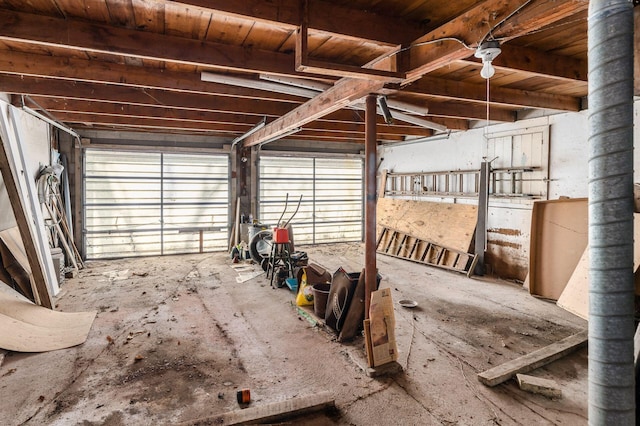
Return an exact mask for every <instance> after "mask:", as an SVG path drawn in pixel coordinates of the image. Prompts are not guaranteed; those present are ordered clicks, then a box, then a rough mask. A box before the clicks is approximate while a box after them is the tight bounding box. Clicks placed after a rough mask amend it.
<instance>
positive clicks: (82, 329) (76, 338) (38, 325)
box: [0, 283, 96, 352]
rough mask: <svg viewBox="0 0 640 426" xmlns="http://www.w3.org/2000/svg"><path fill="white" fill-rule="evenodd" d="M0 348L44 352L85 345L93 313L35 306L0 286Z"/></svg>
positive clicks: (4, 285)
mask: <svg viewBox="0 0 640 426" xmlns="http://www.w3.org/2000/svg"><path fill="white" fill-rule="evenodd" d="M0 285H2V286H3V287H6V288H3V291H0V348H2V349H7V350H10V351H17V352H43V351H53V350H57V349H64V348H69V347H71V346H76V345H79V344H81V343H84V341H85V340H87V336H88V335H89V330H90V329H91V325H92V324H93V320H94V318H95V316H96V312H73V313H68V312H56V311H52V310H50V309H47V308H43V307H41V306H37V305H34V304H33V303H31V302H28V301H26V300H24V298H23V297H22V296H21V295H20V294H18V293H17V292H15V291H13V290H11V289H10V288H9V287H8V286H7V285H6V284H4V283H0Z"/></svg>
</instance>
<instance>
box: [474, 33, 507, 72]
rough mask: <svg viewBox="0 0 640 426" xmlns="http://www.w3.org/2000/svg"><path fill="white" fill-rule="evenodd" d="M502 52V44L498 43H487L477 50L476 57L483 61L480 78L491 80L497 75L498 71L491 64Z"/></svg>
mask: <svg viewBox="0 0 640 426" xmlns="http://www.w3.org/2000/svg"><path fill="white" fill-rule="evenodd" d="M500 52H502V50H500V43H498V42H497V41H485V42H484V43H481V44H480V46H478V48H477V49H476V53H475V54H474V56H475V57H476V58H481V59H482V70H480V76H481V77H482V78H484V79H487V80H488V79H490V78H491V77H493V75H494V74H495V73H496V69H495V68H494V67H493V65H491V62H493V60H494V59H495V58H496V56H498V55H499V54H500Z"/></svg>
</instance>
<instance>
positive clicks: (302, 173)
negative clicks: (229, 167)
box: [258, 156, 363, 244]
mask: <svg viewBox="0 0 640 426" xmlns="http://www.w3.org/2000/svg"><path fill="white" fill-rule="evenodd" d="M259 173H260V179H259V200H258V201H259V214H260V220H261V222H262V223H264V224H267V225H276V222H277V221H278V219H279V218H280V216H281V215H282V212H283V211H284V207H285V199H286V195H287V194H289V208H288V209H287V213H286V214H285V217H284V219H285V220H286V219H288V218H289V217H290V215H291V214H292V213H293V211H294V210H295V206H293V205H292V204H295V203H297V201H298V199H299V197H300V195H302V203H301V205H300V210H299V211H298V213H297V215H296V216H295V219H294V220H293V221H292V224H293V225H294V236H295V237H294V238H295V242H296V244H318V243H331V242H349V241H362V229H363V198H362V194H363V179H362V173H363V161H362V158H347V157H338V158H309V157H275V156H273V157H272V156H262V157H261V158H260V168H259Z"/></svg>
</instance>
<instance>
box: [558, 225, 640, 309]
mask: <svg viewBox="0 0 640 426" xmlns="http://www.w3.org/2000/svg"><path fill="white" fill-rule="evenodd" d="M633 234H634V235H633V270H634V271H637V270H638V268H639V267H640V214H638V213H636V214H634V215H633ZM636 293H637V289H636ZM557 305H558V306H560V307H561V308H563V309H565V310H567V311H569V312H571V313H572V314H575V315H577V316H579V317H581V318H584V319H586V320H588V319H589V248H588V247H587V248H586V249H585V250H584V253H583V254H582V257H581V258H580V261H579V262H578V265H577V266H576V269H575V270H574V271H573V274H571V278H570V279H569V282H568V283H567V286H566V287H565V289H564V291H563V292H562V294H561V295H560V298H559V299H558V302H557Z"/></svg>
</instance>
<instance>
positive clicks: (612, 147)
mask: <svg viewBox="0 0 640 426" xmlns="http://www.w3.org/2000/svg"><path fill="white" fill-rule="evenodd" d="M588 23H589V28H588V40H589V43H588V44H589V122H588V123H589V144H588V153H589V156H588V160H589V163H588V164H589V256H590V259H589V260H590V261H589V388H588V394H589V410H588V415H589V416H588V417H589V425H594V426H595V425H598V426H599V425H617V426H626V425H634V424H638V422H637V418H636V400H637V396H636V383H635V374H634V373H635V369H634V365H633V364H634V362H633V361H634V347H633V346H634V343H633V340H634V333H635V315H634V314H635V305H634V302H635V297H634V290H635V289H634V277H633V271H634V268H633V263H634V262H633V257H634V256H633V255H634V253H633V251H634V250H633V227H634V223H633V222H634V221H633V210H634V208H633V163H634V161H633V160H634V158H633V157H634V155H633V148H634V146H633V145H634V143H633V142H634V141H633V134H634V132H633V121H634V119H633V118H634V108H633V53H634V50H635V49H634V44H633V42H634V30H635V32H637V28H634V21H633V4H632V2H630V1H626V0H592V1H590V2H589V17H588ZM636 53H637V51H636Z"/></svg>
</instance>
